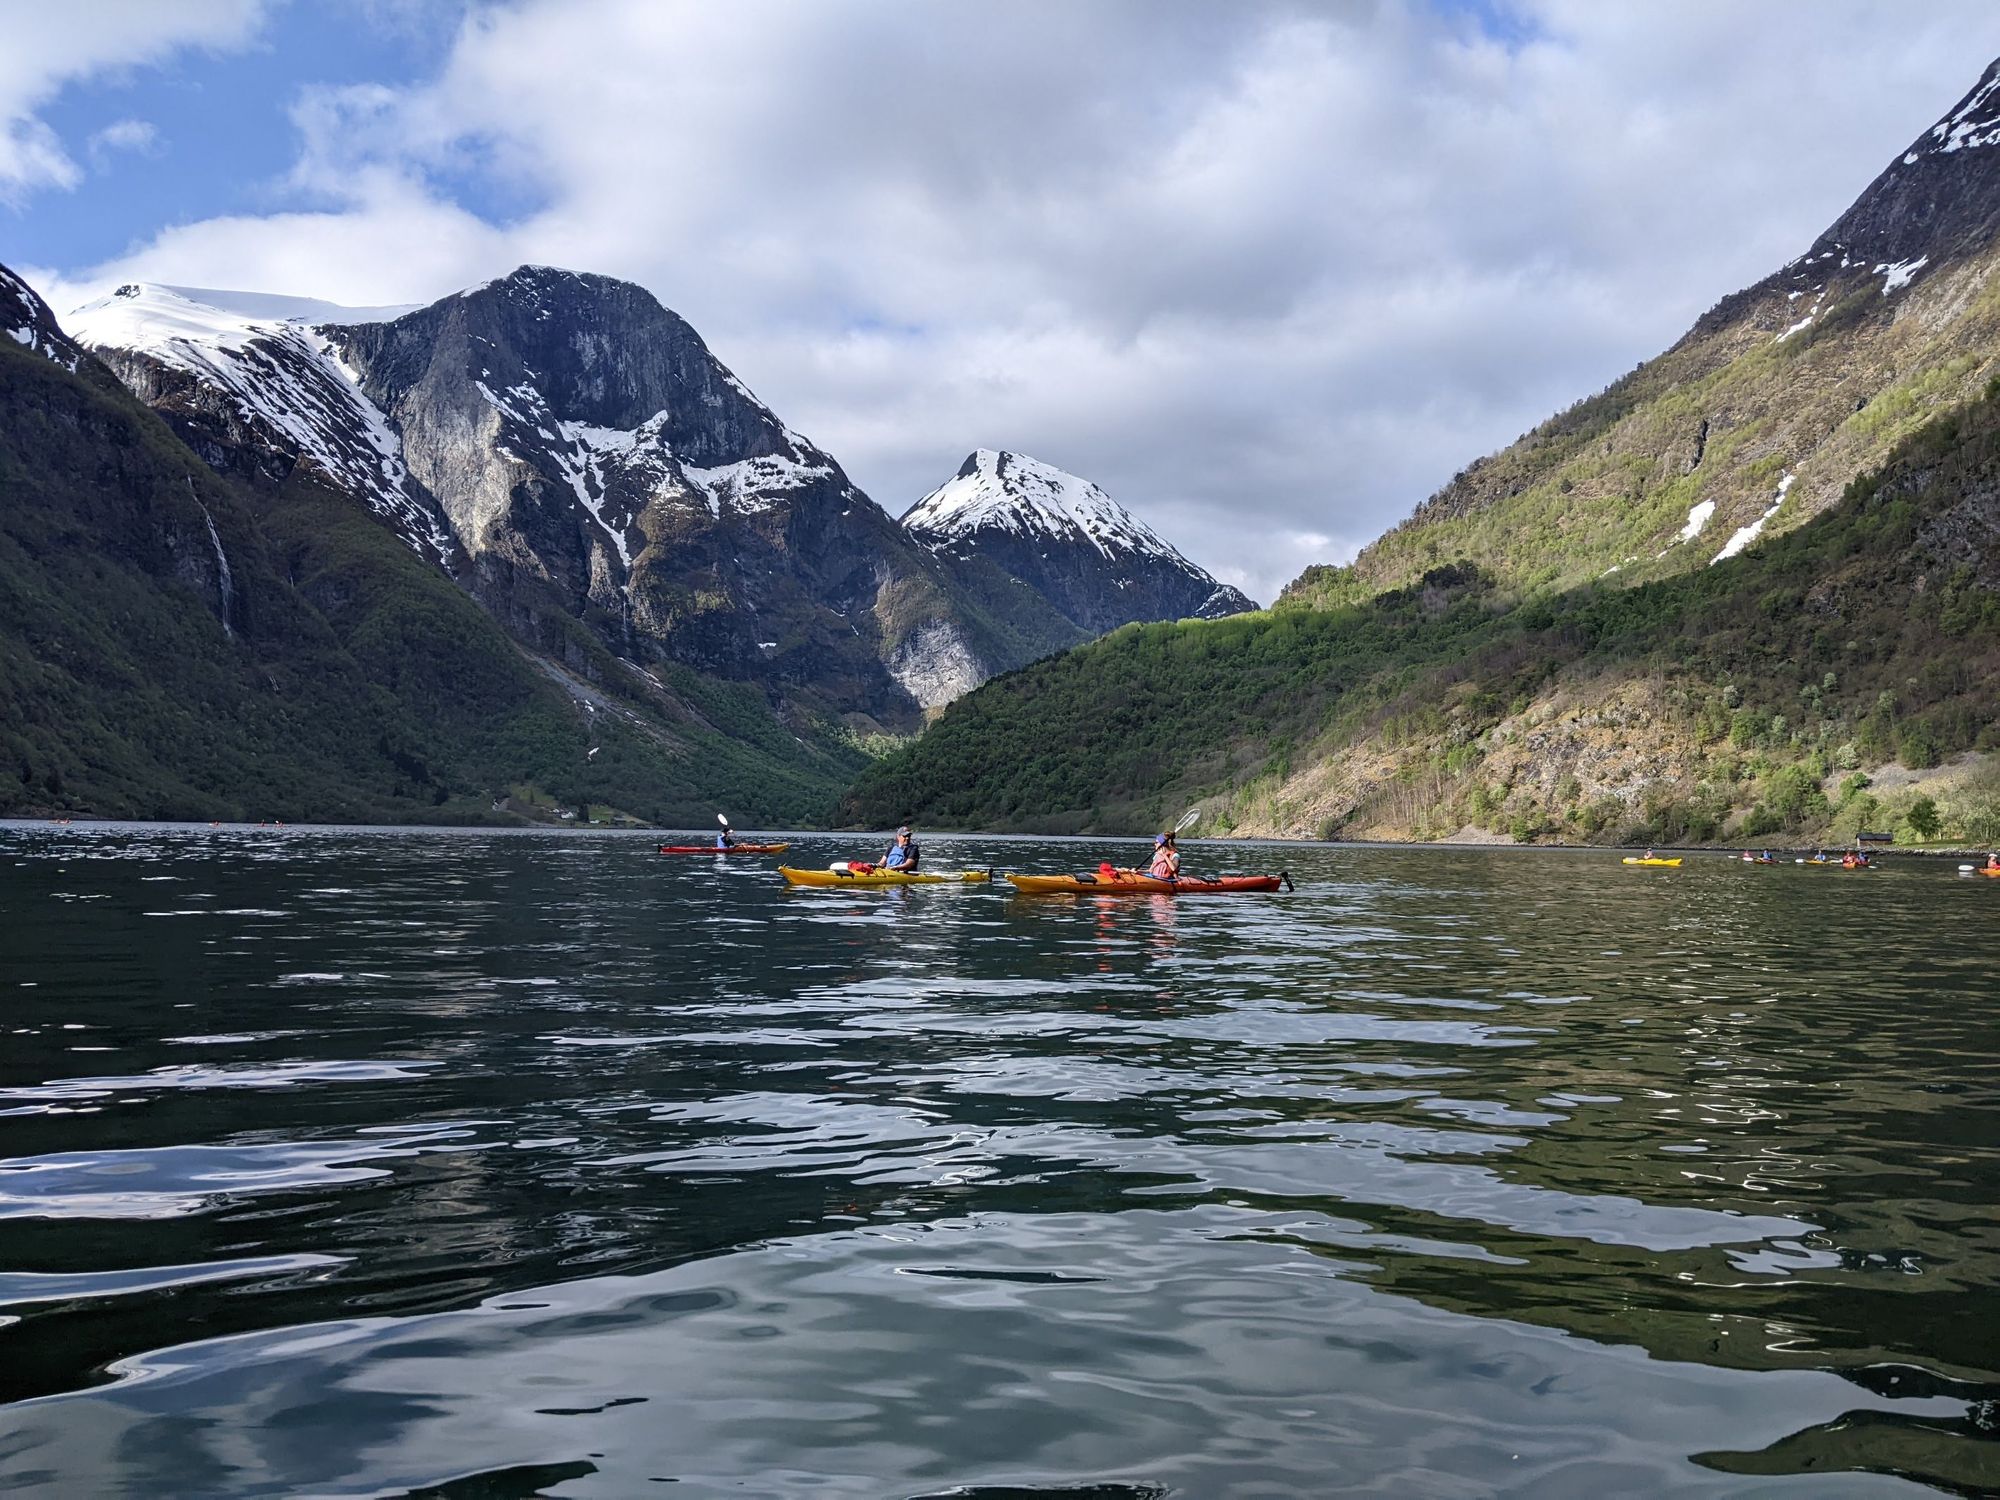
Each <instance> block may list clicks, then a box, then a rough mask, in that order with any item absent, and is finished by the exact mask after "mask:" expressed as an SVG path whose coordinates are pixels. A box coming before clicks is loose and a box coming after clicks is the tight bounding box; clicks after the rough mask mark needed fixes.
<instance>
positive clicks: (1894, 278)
mask: <svg viewBox="0 0 2000 1500" xmlns="http://www.w3.org/2000/svg"><path fill="white" fill-rule="evenodd" d="M1930 262H1931V258H1930V257H1929V256H1928V255H1919V256H1918V257H1917V258H1916V259H1915V260H1902V261H1898V262H1896V264H1895V265H1893V266H1892V265H1890V264H1889V263H1888V262H1886V261H1884V262H1883V263H1882V264H1881V265H1879V266H1877V267H1876V268H1875V272H1876V274H1877V275H1879V276H1881V277H1882V295H1883V296H1885V297H1886V296H1888V295H1889V294H1890V293H1891V292H1894V291H1900V290H1901V289H1902V288H1903V287H1906V286H1908V285H1909V284H1910V283H1911V281H1913V280H1915V278H1916V274H1917V272H1919V271H1921V270H1922V269H1923V268H1924V267H1925V266H1927V265H1929V264H1930Z"/></svg>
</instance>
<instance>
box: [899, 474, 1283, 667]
mask: <svg viewBox="0 0 2000 1500" xmlns="http://www.w3.org/2000/svg"><path fill="white" fill-rule="evenodd" d="M902 526H903V529H904V530H905V531H906V532H908V533H909V535H910V536H911V537H913V538H914V539H915V540H916V541H917V542H918V543H919V544H920V545H922V546H923V547H925V548H927V549H928V550H930V551H931V552H933V553H934V554H936V555H938V556H941V557H946V558H952V559H956V560H959V561H967V560H970V559H974V558H978V559H983V560H985V561H987V562H990V563H992V564H995V565H997V566H999V567H1001V568H1004V569H1005V570H1006V572H1007V573H1008V574H1010V575H1011V576H1012V577H1014V578H1016V579H1018V580H1020V581H1021V582H1023V583H1025V584H1027V585H1028V586H1029V587H1030V588H1032V589H1034V590H1035V591H1036V592H1038V593H1040V594H1041V595H1042V596H1043V597H1044V598H1046V599H1047V600H1048V601H1049V602H1050V603H1051V604H1053V605H1054V606H1055V607H1056V609H1057V610H1059V611H1060V612H1061V613H1062V614H1063V616H1064V618H1066V619H1068V620H1070V621H1071V622H1073V623H1074V624H1075V625H1076V626H1078V627H1079V628H1080V629H1082V630H1085V631H1087V632H1091V633H1095V632H1098V631H1104V630H1112V629H1115V628H1117V627H1118V626H1120V625H1123V624H1127V623H1129V622H1131V621H1133V620H1163V619H1179V618H1182V617H1183V616H1188V615H1199V616H1202V617H1204V618H1216V617H1219V616H1222V615H1230V614H1238V613H1241V612H1242V611H1244V610H1248V609H1255V608H1256V607H1257V606H1256V605H1255V604H1254V603H1252V602H1251V601H1250V600H1249V599H1248V598H1246V597H1245V596H1244V595H1243V594H1242V593H1240V592H1239V591H1238V590H1236V589H1233V588H1230V587H1229V586H1228V585H1226V584H1222V583H1218V582H1217V581H1216V580H1215V579H1214V578H1213V577H1211V576H1210V575H1209V574H1208V573H1207V572H1205V571H1203V570H1202V569H1201V568H1198V567H1196V566H1195V565H1194V564H1193V563H1191V562H1189V561H1188V560H1187V558H1185V557H1183V556H1182V555H1181V554H1180V552H1179V551H1177V550H1176V549H1175V548H1174V547H1173V545H1172V544H1171V543H1169V542H1167V541H1166V540H1165V539H1164V538H1162V537H1161V536H1160V535H1159V534H1158V533H1157V532H1155V531H1154V530H1153V529H1152V528H1151V527H1149V526H1147V525H1146V524H1145V522H1143V521H1141V520H1140V519H1139V518H1138V517H1137V516H1135V515H1133V514H1132V513H1131V512H1130V511H1128V510H1126V509H1125V508H1124V507H1123V506H1121V505H1119V504H1118V503H1117V502H1116V501H1115V500H1113V499H1112V498H1111V497H1110V496H1109V495H1107V494H1105V493H1104V491H1103V490H1101V489H1099V488H1098V487H1097V486H1096V485H1095V484H1092V483H1091V482H1090V481H1089V480H1087V479H1082V478H1079V477H1078V476H1077V475H1075V474H1071V473H1068V472H1066V471H1065V470H1062V469H1059V468H1057V467H1055V465H1053V464H1047V463H1043V462H1042V461H1041V460H1039V459H1035V458H1030V457H1028V456H1027V455H1026V454H1023V453H1010V452H1007V451H1006V450H1004V449H997V448H980V449H976V450H975V451H974V452H972V453H971V454H969V455H968V456H967V457H966V460H965V462H964V463H962V464H960V465H959V466H958V472H957V473H956V474H954V475H953V476H952V477H951V478H950V479H948V480H946V481H945V482H944V483H943V484H941V485H939V486H938V487H937V488H936V489H934V490H932V491H931V492H930V493H929V494H928V495H926V496H924V498H923V499H921V500H919V501H918V502H917V503H916V504H915V505H913V506H911V507H910V508H909V510H907V511H906V512H904V514H903V518H902Z"/></svg>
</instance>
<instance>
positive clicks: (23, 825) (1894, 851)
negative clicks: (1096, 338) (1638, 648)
mask: <svg viewBox="0 0 2000 1500" xmlns="http://www.w3.org/2000/svg"><path fill="white" fill-rule="evenodd" d="M70 827H74V828H79V829H91V830H104V829H132V830H139V829H153V828H164V829H173V830H180V831H187V832H206V831H209V830H214V831H215V832H218V833H226V832H237V833H242V832H263V833H325V832H332V831H339V832H344V833H352V832H356V831H365V832H369V833H381V834H398V833H412V834H414V833H468V834H469V833H563V834H573V835H578V836H593V835H597V836H603V835H621V836H622V835H644V836H645V837H647V838H649V839H650V838H653V837H655V836H657V835H660V834H674V833H694V834H700V835H701V836H702V837H703V838H704V839H706V838H709V837H711V836H712V831H711V830H710V829H707V828H702V827H693V826H691V827H678V826H673V825H667V824H648V823H637V822H632V821H629V820H622V819H621V820H618V821H615V822H614V821H609V820H606V821H601V822H591V823H578V822H575V821H573V820H572V821H569V822H559V823H545V822H516V823H497V822H496V823H469V822H468V823H450V822H443V823H343V822H326V823H320V822H310V821H304V820H300V821H291V820H285V821H278V820H272V821H269V822H257V823H251V822H242V821H236V822H230V821H222V822H208V821H202V820H190V819H184V818H115V817H102V818H100V817H94V816H92V815H90V814H87V813H74V814H71V813H65V814H50V815H37V814H26V813H8V814H6V815H5V816H0V833H5V832H13V833H25V832H40V831H43V830H46V829H51V828H70ZM882 832H883V830H881V829H873V828H866V829H858V828H818V827H784V828H776V827H774V828H756V829H750V828H739V829H737V833H738V834H739V835H741V836H743V837H746V838H748V837H750V836H752V835H753V834H754V835H756V836H758V837H762V836H764V835H766V834H769V835H775V836H782V837H786V838H824V839H859V840H863V841H869V840H877V839H879V838H880V836H881V834H882ZM924 833H925V836H926V837H928V838H935V839H1007V840H1021V841H1029V840H1046V841H1048V842H1051V843H1076V844H1088V845H1118V844H1138V843H1143V842H1145V841H1146V839H1147V838H1148V837H1149V835H1145V834H1132V833H1102V834H1100V833H1022V832H1017V831H1010V830H1001V829H968V828H946V827H941V826H940V827H930V828H926V829H925V830H924ZM1181 843H1182V844H1183V845H1185V846H1187V847H1190V848H1199V847H1202V846H1209V847H1221V846H1240V847H1250V848H1258V847H1269V848H1273V849H1299V848H1304V849H1357V850H1364V851H1366V850H1390V851H1412V850H1415V851H1426V850H1435V851H1437V852H1439V853H1443V854H1453V853H1456V854H1464V853H1485V852H1488V851H1500V852H1535V851H1541V852H1545V853H1557V852H1563V853H1570V854H1629V853H1631V852H1632V850H1634V849H1640V848H1653V849H1658V850H1661V851H1663V852H1666V853H1670V854H1682V855H1687V854H1704V855H1712V856H1714V857H1716V858H1718V859H1723V860H1731V859H1734V860H1736V861H1738V862H1739V863H1740V862H1742V855H1743V854H1744V853H1745V852H1746V850H1747V851H1750V852H1758V853H1769V854H1771V855H1773V856H1776V857H1781V858H1782V859H1783V860H1784V861H1785V862H1786V863H1790V862H1791V861H1792V860H1793V859H1796V858H1799V857H1802V856H1806V855H1811V854H1819V853H1825V854H1833V855H1838V854H1840V853H1843V852H1845V851H1847V850H1849V849H1851V848H1853V847H1854V846H1853V844H1852V842H1851V841H1849V842H1848V843H1845V844H1843V843H1837V842H1827V843H1818V844H1815V843H1811V842H1806V843H1792V842H1762V843H1752V844H1749V845H1745V844H1743V843H1711V844H1674V843H1665V842H1655V843H1653V844H1651V845H1647V844H1638V843H1628V844H1605V843H1566V842H1562V841H1555V840H1552V841H1545V842H1540V843H1530V844H1517V843H1513V842H1511V841H1509V840H1506V839H1434V840H1423V841H1419V840H1413V839H1382V838H1342V839H1315V838H1285V837H1279V836H1272V835H1267V834H1221V835H1214V836H1210V837H1203V836H1201V835H1188V834H1183V835H1182V836H1181ZM1865 847H1866V852H1867V855H1868V857H1869V859H1870V860H1871V861H1875V860H1881V859H1885V858H1897V859H1900V858H1911V859H1920V860H1924V859H1983V858H1984V857H1985V856H1986V855H1987V854H1988V853H1990V852H1992V851H1993V848H1994V846H1993V845H1987V844H1965V843H1955V842H1940V843H1925V844H1869V845H1867V846H1865Z"/></svg>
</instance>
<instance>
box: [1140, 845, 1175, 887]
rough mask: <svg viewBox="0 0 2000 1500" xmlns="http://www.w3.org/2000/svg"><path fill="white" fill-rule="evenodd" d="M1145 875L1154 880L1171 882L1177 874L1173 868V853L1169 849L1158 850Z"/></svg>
mask: <svg viewBox="0 0 2000 1500" xmlns="http://www.w3.org/2000/svg"><path fill="white" fill-rule="evenodd" d="M1146 873H1147V874H1148V875H1150V876H1152V877H1153V879H1155V880H1172V879H1174V878H1175V876H1176V875H1177V874H1178V873H1179V872H1178V871H1177V870H1176V869H1175V868H1174V853H1173V850H1171V849H1159V850H1156V851H1155V852H1154V854H1153V863H1152V865H1151V867H1150V868H1149V869H1148V870H1147V871H1146Z"/></svg>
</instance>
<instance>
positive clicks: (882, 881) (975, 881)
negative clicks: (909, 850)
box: [778, 865, 993, 886]
mask: <svg viewBox="0 0 2000 1500" xmlns="http://www.w3.org/2000/svg"><path fill="white" fill-rule="evenodd" d="M778 873H779V874H780V875H782V876H784V877H785V881H786V883H787V884H789V885H822V886H834V885H838V886H853V885H984V884H985V883H986V882H987V881H989V880H991V879H992V878H993V872H992V871H991V870H953V871H951V872H950V873H949V874H935V875H934V874H932V873H931V872H930V871H928V870H919V871H917V872H916V874H914V875H905V874H904V873H903V872H902V871H901V870H867V871H858V872H857V871H854V870H794V869H791V868H790V867H788V866H786V865H779V866H778Z"/></svg>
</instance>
